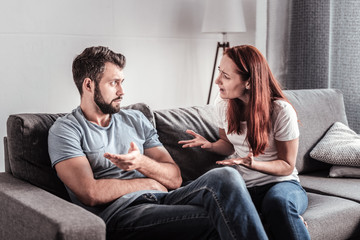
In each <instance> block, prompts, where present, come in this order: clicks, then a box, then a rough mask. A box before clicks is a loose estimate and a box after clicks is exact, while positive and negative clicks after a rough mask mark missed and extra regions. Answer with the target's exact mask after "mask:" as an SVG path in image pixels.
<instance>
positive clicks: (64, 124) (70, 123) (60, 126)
mask: <svg viewBox="0 0 360 240" xmlns="http://www.w3.org/2000/svg"><path fill="white" fill-rule="evenodd" d="M78 114H79V112H78V108H76V109H74V110H73V111H72V112H71V113H68V114H66V115H65V116H62V117H59V118H57V119H56V121H55V122H54V124H53V125H52V126H51V128H50V131H52V132H61V131H64V130H65V129H77V130H79V129H80V127H81V124H80V122H79V117H78V116H77V115H78Z"/></svg>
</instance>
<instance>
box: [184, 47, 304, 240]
mask: <svg viewBox="0 0 360 240" xmlns="http://www.w3.org/2000/svg"><path fill="white" fill-rule="evenodd" d="M215 83H216V84H217V85H218V86H219V89H220V98H218V99H217V100H216V101H215V102H216V104H215V105H216V113H217V117H218V123H217V124H218V126H219V135H220V139H219V140H218V141H216V142H209V141H207V140H206V139H205V138H204V137H202V136H201V135H199V134H197V133H195V132H193V131H191V130H187V133H188V134H190V135H192V136H193V137H194V138H193V139H191V140H183V141H179V144H183V147H184V148H186V147H199V146H200V147H201V148H203V149H206V150H208V151H212V152H216V153H219V154H223V155H231V154H233V153H234V152H235V156H236V157H235V158H232V159H227V160H223V161H218V162H217V163H218V164H221V165H233V166H235V167H236V168H237V169H238V171H239V172H240V174H241V175H242V177H243V179H244V180H245V182H246V186H247V188H248V190H249V193H250V195H251V198H252V200H253V202H254V204H255V206H256V209H257V210H258V212H259V213H260V214H261V217H262V219H263V222H264V224H265V225H266V226H267V227H268V230H269V234H270V236H271V237H272V238H274V239H302V240H303V239H310V236H309V233H308V231H307V227H306V223H305V222H304V221H303V218H302V217H301V214H302V213H303V212H304V211H305V210H306V208H307V204H308V199H307V195H306V192H305V191H304V190H303V188H302V187H301V185H300V183H299V178H298V173H297V170H296V168H295V162H296V156H297V151H298V144H299V128H298V121H297V114H296V112H295V110H294V108H293V107H292V105H291V104H290V103H289V102H288V100H287V99H286V97H285V96H284V94H283V93H282V91H281V88H280V86H279V84H278V82H277V81H276V79H275V78H274V76H273V75H272V73H271V71H270V69H269V66H268V64H267V62H266V60H265V58H264V57H263V56H262V54H261V53H260V52H259V51H258V50H257V49H256V48H255V47H253V46H247V45H243V46H237V47H233V48H229V49H227V50H226V52H225V53H224V56H223V58H222V59H221V62H220V66H219V76H218V78H217V79H216V81H215ZM304 223H305V224H304Z"/></svg>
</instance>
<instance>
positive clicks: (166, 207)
mask: <svg viewBox="0 0 360 240" xmlns="http://www.w3.org/2000/svg"><path fill="white" fill-rule="evenodd" d="M107 234H108V235H107V237H108V239H115V238H118V239H120V238H121V239H142V238H147V239H172V240H174V239H267V236H266V233H265V230H264V228H263V226H262V223H261V220H260V217H259V215H258V213H257V211H256V208H255V206H254V204H253V202H252V200H251V197H250V195H249V192H248V190H247V188H246V186H245V183H244V181H243V179H242V178H241V176H240V174H239V173H238V172H237V171H236V170H235V169H233V168H230V167H223V168H217V169H213V170H210V171H209V172H207V173H205V174H204V175H202V176H200V177H199V178H197V179H196V180H195V181H193V182H191V183H190V184H188V185H186V186H184V187H181V188H179V189H177V190H174V191H171V192H169V193H154V194H143V195H142V196H141V197H139V198H138V199H136V200H135V201H134V202H133V203H132V204H131V205H130V206H128V207H127V208H126V209H124V210H123V211H121V212H119V213H118V214H117V215H116V216H114V217H112V218H111V219H110V221H109V222H108V224H107Z"/></svg>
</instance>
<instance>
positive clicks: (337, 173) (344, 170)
mask: <svg viewBox="0 0 360 240" xmlns="http://www.w3.org/2000/svg"><path fill="white" fill-rule="evenodd" d="M329 177H350V178H360V168H358V167H346V166H332V167H331V168H330V173H329Z"/></svg>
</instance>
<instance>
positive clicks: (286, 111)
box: [272, 99, 296, 117]
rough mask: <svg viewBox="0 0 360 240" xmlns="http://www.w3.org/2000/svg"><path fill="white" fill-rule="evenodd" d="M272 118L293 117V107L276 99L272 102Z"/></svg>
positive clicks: (284, 101) (294, 113)
mask: <svg viewBox="0 0 360 240" xmlns="http://www.w3.org/2000/svg"><path fill="white" fill-rule="evenodd" d="M272 115H273V117H276V116H278V115H295V116H296V111H295V109H294V107H293V106H292V105H291V103H289V102H288V101H286V100H284V99H278V100H275V101H274V102H273V112H272Z"/></svg>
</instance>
